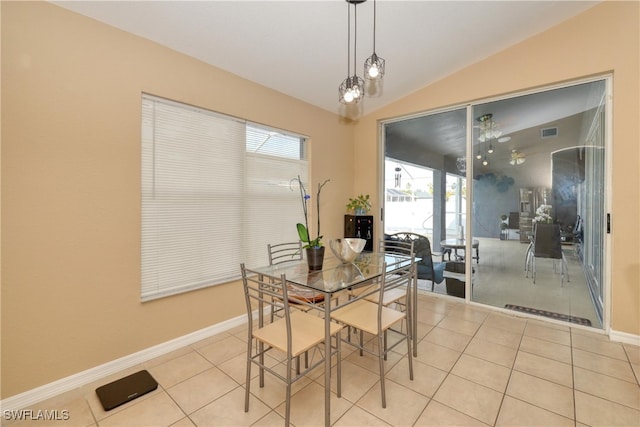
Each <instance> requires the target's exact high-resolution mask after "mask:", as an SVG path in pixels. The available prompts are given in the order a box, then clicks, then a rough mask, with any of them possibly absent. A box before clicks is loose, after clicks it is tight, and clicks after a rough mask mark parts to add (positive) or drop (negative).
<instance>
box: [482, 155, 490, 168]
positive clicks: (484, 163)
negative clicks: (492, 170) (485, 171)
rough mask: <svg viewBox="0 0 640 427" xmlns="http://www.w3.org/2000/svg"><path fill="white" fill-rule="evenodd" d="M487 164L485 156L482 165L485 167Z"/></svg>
mask: <svg viewBox="0 0 640 427" xmlns="http://www.w3.org/2000/svg"><path fill="white" fill-rule="evenodd" d="M488 164H489V160H487V157H486V156H485V158H484V159H482V165H483V166H487V165H488Z"/></svg>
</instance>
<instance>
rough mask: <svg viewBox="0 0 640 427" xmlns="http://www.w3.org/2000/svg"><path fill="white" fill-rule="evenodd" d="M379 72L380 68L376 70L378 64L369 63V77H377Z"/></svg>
mask: <svg viewBox="0 0 640 427" xmlns="http://www.w3.org/2000/svg"><path fill="white" fill-rule="evenodd" d="M379 73H380V70H378V65H377V64H371V67H369V77H371V78H372V79H375V78H376V77H378V74H379Z"/></svg>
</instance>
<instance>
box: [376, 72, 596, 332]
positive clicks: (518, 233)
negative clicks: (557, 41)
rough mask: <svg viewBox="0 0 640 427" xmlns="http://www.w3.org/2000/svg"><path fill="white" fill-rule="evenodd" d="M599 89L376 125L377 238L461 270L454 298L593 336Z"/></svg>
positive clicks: (588, 86)
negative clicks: (404, 239)
mask: <svg viewBox="0 0 640 427" xmlns="http://www.w3.org/2000/svg"><path fill="white" fill-rule="evenodd" d="M606 87H607V80H606V79H603V80H596V81H589V82H582V83H578V84H573V85H567V86H564V87H561V88H554V89H549V90H541V91H538V92H535V93H528V94H524V95H521V96H513V97H508V98H503V99H500V100H495V101H491V102H485V103H476V104H472V105H468V106H464V107H460V108H455V109H452V110H447V111H440V112H436V113H433V114H426V115H421V116H417V117H411V118H407V119H402V120H396V121H393V122H388V123H385V124H384V125H383V136H384V150H385V177H386V179H385V189H384V192H385V196H386V197H385V205H384V208H385V209H384V212H385V217H384V224H385V232H386V233H392V232H398V231H413V232H415V233H418V234H423V235H425V236H427V237H428V238H429V239H430V241H431V245H432V247H433V248H434V250H435V251H438V252H441V253H442V256H438V257H434V262H444V263H447V264H448V267H447V269H452V268H451V266H452V265H453V264H454V263H457V265H458V266H457V267H456V268H455V269H456V270H457V271H460V270H459V268H460V267H459V266H460V265H463V267H462V268H463V269H464V270H463V271H467V273H466V276H467V280H466V282H467V283H466V287H467V292H466V293H465V294H460V293H456V296H458V297H465V298H467V299H468V300H470V301H474V302H478V303H482V304H486V305H491V306H495V307H500V308H504V309H511V310H521V311H525V312H528V313H532V314H535V315H540V316H545V317H551V318H554V319H557V320H563V321H567V322H573V323H578V324H583V325H591V326H593V327H602V319H603V306H604V303H603V301H604V295H605V292H604V280H603V278H604V277H605V275H604V260H605V255H606V254H605V246H606V245H605V244H604V243H605V233H606V232H607V230H606V212H605V207H606V200H607V198H606V193H605V188H606V186H605V183H606V181H607V176H608V175H607V171H606V168H605V165H606V162H605V159H606V155H607V154H606V138H605V135H606V132H605V131H606V129H605V123H606V120H605V118H606V108H605V99H606V97H605V93H606ZM423 176H424V179H423V181H422V182H419V181H418V180H414V179H415V178H416V177H423ZM401 204H402V205H401ZM467 228H468V229H467ZM461 244H462V247H461ZM446 275H447V274H446V273H445V276H446ZM421 289H425V290H426V291H430V290H431V285H430V283H429V284H428V286H422V287H421ZM434 292H437V293H442V294H447V293H448V292H447V287H446V280H445V281H444V282H443V283H442V284H440V285H437V286H435V287H434Z"/></svg>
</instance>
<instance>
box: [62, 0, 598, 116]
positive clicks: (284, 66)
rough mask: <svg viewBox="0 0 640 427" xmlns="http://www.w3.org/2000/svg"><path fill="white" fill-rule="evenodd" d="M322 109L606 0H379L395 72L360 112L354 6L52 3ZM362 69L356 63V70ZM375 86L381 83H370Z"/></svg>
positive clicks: (409, 87)
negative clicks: (352, 79)
mask: <svg viewBox="0 0 640 427" xmlns="http://www.w3.org/2000/svg"><path fill="white" fill-rule="evenodd" d="M52 3H54V4H56V5H59V6H62V7H64V8H67V9H70V10H72V11H75V12H77V13H80V14H83V15H86V16H88V17H91V18H93V19H96V20H98V21H101V22H104V23H106V24H109V25H112V26H114V27H117V28H119V29H122V30H124V31H127V32H130V33H133V34H136V35H138V36H141V37H144V38H147V39H149V40H152V41H155V42H157V43H159V44H161V45H164V46H167V47H169V48H171V49H174V50H176V51H179V52H182V53H184V54H186V55H189V56H192V57H194V58H197V59H199V60H202V61H204V62H206V63H209V64H211V65H214V66H216V67H219V68H222V69H224V70H227V71H230V72H232V73H234V74H237V75H239V76H241V77H244V78H246V79H248V80H251V81H254V82H257V83H259V84H262V85H264V86H267V87H269V88H272V89H275V90H277V91H280V92H282V93H285V94H288V95H290V96H292V97H295V98H298V99H300V100H302V101H305V102H308V103H310V104H313V105H316V106H318V107H320V108H322V109H325V110H328V111H331V112H335V113H338V114H341V115H345V116H349V117H358V116H362V115H364V114H367V113H369V112H372V111H374V110H376V109H378V108H381V107H383V106H385V105H387V104H389V103H391V102H394V101H396V100H398V99H399V98H401V97H403V96H406V95H408V94H410V93H412V92H414V91H416V90H418V89H420V88H422V87H424V86H427V85H429V84H430V83H432V82H434V81H436V80H439V79H441V78H443V77H445V76H447V75H449V74H451V73H453V72H455V71H457V70H460V69H462V68H464V67H466V66H468V65H470V64H473V63H475V62H478V61H480V60H482V59H484V58H487V57H489V56H491V55H493V54H495V53H497V52H499V51H501V50H503V49H505V48H507V47H509V46H511V45H514V44H516V43H518V42H520V41H522V40H524V39H526V38H529V37H531V36H533V35H535V34H537V33H540V32H543V31H545V30H547V29H548V28H550V27H552V26H554V25H557V24H559V23H560V22H562V21H565V20H567V19H569V18H571V17H573V16H575V15H577V14H579V13H581V12H583V11H584V10H586V9H588V8H590V7H592V6H594V5H595V4H597V3H598V1H401V0H377V2H376V8H377V14H376V16H377V20H376V52H377V53H378V54H379V55H380V56H381V57H383V58H385V60H386V68H387V71H386V75H385V77H384V80H383V83H382V85H381V86H380V87H377V88H374V89H375V90H376V93H375V95H376V96H375V97H367V98H365V100H364V101H363V102H361V103H360V104H358V106H357V107H356V108H354V109H346V108H345V106H344V105H343V104H340V103H339V102H338V86H339V85H340V83H341V82H342V81H343V80H344V79H345V78H346V77H347V3H346V2H345V1H344V0H324V1H313V0H297V1H271V0H262V1H243V0H235V1H53V2H52ZM373 9H374V0H368V1H366V2H365V3H362V4H360V5H359V6H358V7H357V17H358V21H357V29H358V32H357V42H358V43H357V59H356V67H357V70H356V71H357V73H358V74H359V75H360V76H362V74H363V72H362V67H363V63H364V60H365V58H366V57H368V56H369V55H371V53H372V49H373ZM351 68H352V73H353V65H352V66H351ZM368 89H369V90H371V89H372V88H368Z"/></svg>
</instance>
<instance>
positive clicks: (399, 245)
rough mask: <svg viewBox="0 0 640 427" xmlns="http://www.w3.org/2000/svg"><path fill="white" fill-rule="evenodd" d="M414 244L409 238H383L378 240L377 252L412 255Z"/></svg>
mask: <svg viewBox="0 0 640 427" xmlns="http://www.w3.org/2000/svg"><path fill="white" fill-rule="evenodd" d="M414 245H415V243H414V241H413V240H411V239H385V240H380V244H379V246H378V252H380V253H390V254H399V255H406V256H414V255H415V254H414V251H415V246H414Z"/></svg>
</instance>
